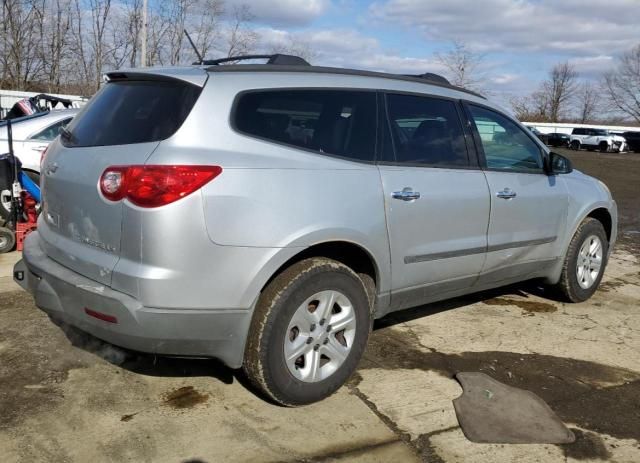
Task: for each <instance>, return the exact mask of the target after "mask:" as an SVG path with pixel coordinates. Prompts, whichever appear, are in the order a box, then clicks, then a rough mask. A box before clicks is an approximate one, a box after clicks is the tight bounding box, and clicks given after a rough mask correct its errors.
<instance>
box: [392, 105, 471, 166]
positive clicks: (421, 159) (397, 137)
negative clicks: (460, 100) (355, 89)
mask: <svg viewBox="0 0 640 463" xmlns="http://www.w3.org/2000/svg"><path fill="white" fill-rule="evenodd" d="M387 107H388V114H389V124H390V127H391V133H392V138H393V145H394V147H395V157H396V162H400V163H407V164H425V165H435V166H453V167H456V166H467V165H468V164H469V159H468V156H467V147H466V144H465V141H464V134H463V131H462V125H461V123H460V117H459V115H458V111H457V109H456V105H455V103H454V102H453V101H450V100H443V99H440V98H430V97H422V96H413V95H394V94H389V95H387Z"/></svg>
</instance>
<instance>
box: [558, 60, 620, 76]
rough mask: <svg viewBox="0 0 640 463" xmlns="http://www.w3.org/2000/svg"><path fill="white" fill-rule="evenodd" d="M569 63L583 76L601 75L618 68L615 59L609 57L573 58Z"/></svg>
mask: <svg viewBox="0 0 640 463" xmlns="http://www.w3.org/2000/svg"><path fill="white" fill-rule="evenodd" d="M569 63H570V64H571V65H573V67H574V68H575V70H576V71H578V72H579V73H580V74H581V75H589V76H596V75H600V74H602V72H603V71H608V70H611V69H613V68H614V67H615V66H616V62H615V59H614V57H613V56H609V55H598V56H583V57H579V58H572V59H570V60H569Z"/></svg>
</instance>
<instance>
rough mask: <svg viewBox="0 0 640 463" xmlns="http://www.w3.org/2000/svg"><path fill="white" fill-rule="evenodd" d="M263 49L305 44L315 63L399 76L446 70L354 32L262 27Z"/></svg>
mask: <svg viewBox="0 0 640 463" xmlns="http://www.w3.org/2000/svg"><path fill="white" fill-rule="evenodd" d="M257 32H258V34H259V36H260V44H261V48H262V49H263V50H264V51H267V52H268V51H271V50H273V49H274V48H277V47H283V46H284V47H286V46H288V45H291V44H296V43H304V44H306V45H308V46H309V48H310V49H311V50H313V52H314V55H316V56H315V58H314V59H313V63H312V64H316V65H320V66H333V67H346V68H355V69H366V70H371V71H381V72H390V73H397V74H422V73H424V72H436V73H442V72H443V71H444V69H443V68H442V66H441V65H440V63H438V62H437V61H436V60H434V59H433V58H425V57H409V56H401V55H398V54H396V53H392V52H388V51H386V50H384V49H383V48H382V46H381V44H380V42H379V41H378V40H377V39H375V38H373V37H368V36H365V35H362V34H360V33H358V32H357V31H354V30H351V29H324V30H307V31H304V32H290V31H287V30H282V29H274V28H260V29H258V30H257Z"/></svg>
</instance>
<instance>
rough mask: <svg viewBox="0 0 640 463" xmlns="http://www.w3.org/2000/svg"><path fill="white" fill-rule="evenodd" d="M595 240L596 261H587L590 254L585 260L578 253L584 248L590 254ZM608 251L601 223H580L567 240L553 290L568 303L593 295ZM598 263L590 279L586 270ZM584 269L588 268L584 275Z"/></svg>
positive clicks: (592, 258)
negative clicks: (566, 248)
mask: <svg viewBox="0 0 640 463" xmlns="http://www.w3.org/2000/svg"><path fill="white" fill-rule="evenodd" d="M596 240H599V243H600V253H599V256H600V257H599V259H598V258H596V256H594V257H591V253H589V255H588V256H587V257H585V256H583V255H582V254H581V252H582V251H583V250H584V249H585V247H586V248H588V249H589V251H591V249H593V248H594V243H595V241H596ZM608 251H609V242H608V240H607V234H606V233H605V230H604V227H603V226H602V223H600V221H598V220H596V219H593V218H591V217H587V218H586V219H584V221H583V222H582V223H581V224H580V226H579V227H578V229H577V230H576V232H575V234H574V235H573V238H572V239H571V243H570V244H569V249H568V250H567V254H566V256H565V259H564V265H563V267H562V275H561V277H560V281H559V282H558V284H557V285H556V287H557V289H558V290H559V291H560V293H561V294H562V295H563V296H564V297H565V298H566V299H567V300H568V301H570V302H583V301H586V300H587V299H589V298H590V297H591V296H592V295H593V293H595V292H596V290H597V289H598V285H599V284H600V281H601V280H602V275H603V274H604V270H605V267H606V265H607V253H608ZM585 259H586V260H585ZM598 260H599V267H598V273H597V274H596V275H594V273H593V271H591V270H590V269H591V266H592V265H595V263H597V262H598ZM579 263H580V267H583V270H582V272H581V271H580V268H579V265H578V264H579ZM585 266H589V271H585Z"/></svg>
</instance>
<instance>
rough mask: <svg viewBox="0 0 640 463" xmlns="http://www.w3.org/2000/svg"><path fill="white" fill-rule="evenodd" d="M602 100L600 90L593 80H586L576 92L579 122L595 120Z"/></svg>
mask: <svg viewBox="0 0 640 463" xmlns="http://www.w3.org/2000/svg"><path fill="white" fill-rule="evenodd" d="M599 102H600V91H599V89H598V88H597V86H596V85H594V84H593V83H592V82H589V81H585V82H583V83H582V85H581V86H580V88H579V89H578V91H577V92H576V105H577V110H578V113H577V116H578V122H580V123H581V124H585V123H587V122H593V120H594V119H595V116H596V112H597V110H598V105H599Z"/></svg>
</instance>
